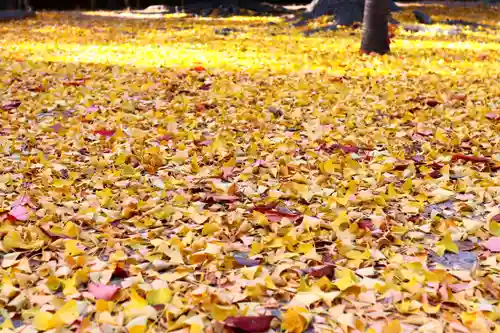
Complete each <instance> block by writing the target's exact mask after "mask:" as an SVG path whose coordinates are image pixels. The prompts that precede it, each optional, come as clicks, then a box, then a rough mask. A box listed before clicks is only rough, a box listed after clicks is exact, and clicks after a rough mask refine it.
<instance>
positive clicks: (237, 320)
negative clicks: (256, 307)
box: [224, 316, 274, 333]
mask: <svg viewBox="0 0 500 333" xmlns="http://www.w3.org/2000/svg"><path fill="white" fill-rule="evenodd" d="M273 319H274V316H238V317H227V318H226V320H225V321H224V325H225V326H227V327H232V328H237V329H240V330H243V331H245V332H249V333H252V332H256V333H258V332H266V331H268V330H269V328H270V327H271V321H272V320H273Z"/></svg>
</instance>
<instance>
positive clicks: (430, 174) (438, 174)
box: [429, 170, 443, 179]
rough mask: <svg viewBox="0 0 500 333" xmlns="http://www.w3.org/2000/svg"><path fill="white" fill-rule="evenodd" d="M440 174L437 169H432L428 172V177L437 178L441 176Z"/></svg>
mask: <svg viewBox="0 0 500 333" xmlns="http://www.w3.org/2000/svg"><path fill="white" fill-rule="evenodd" d="M442 175H443V174H442V173H441V171H439V170H433V171H431V172H430V173H429V177H431V178H434V179H437V178H439V177H441V176H442Z"/></svg>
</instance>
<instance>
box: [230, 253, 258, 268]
mask: <svg viewBox="0 0 500 333" xmlns="http://www.w3.org/2000/svg"><path fill="white" fill-rule="evenodd" d="M233 258H234V260H235V261H236V262H237V263H238V264H240V265H241V266H246V267H253V266H258V265H260V262H261V260H260V259H250V258H248V257H247V256H246V254H245V255H241V254H235V255H234V256H233Z"/></svg>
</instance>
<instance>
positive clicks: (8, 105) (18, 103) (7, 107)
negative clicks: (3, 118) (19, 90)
mask: <svg viewBox="0 0 500 333" xmlns="http://www.w3.org/2000/svg"><path fill="white" fill-rule="evenodd" d="M19 106H21V101H18V100H15V101H10V102H7V103H5V104H2V110H4V111H10V110H14V109H17V108H18V107H19Z"/></svg>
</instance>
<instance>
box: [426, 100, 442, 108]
mask: <svg viewBox="0 0 500 333" xmlns="http://www.w3.org/2000/svg"><path fill="white" fill-rule="evenodd" d="M425 104H427V105H428V106H430V107H435V106H436V105H438V104H439V102H438V101H436V100H435V99H428V100H427V101H426V102H425Z"/></svg>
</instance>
